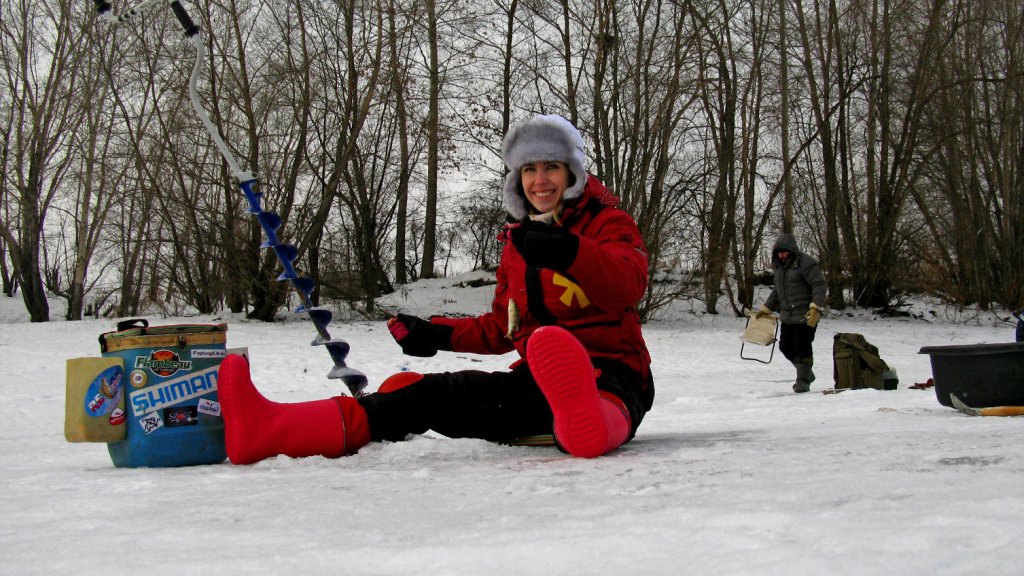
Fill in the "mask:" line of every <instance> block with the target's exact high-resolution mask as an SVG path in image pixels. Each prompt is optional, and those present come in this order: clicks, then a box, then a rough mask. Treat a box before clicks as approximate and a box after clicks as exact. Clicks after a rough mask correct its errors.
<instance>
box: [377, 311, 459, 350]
mask: <svg viewBox="0 0 1024 576" xmlns="http://www.w3.org/2000/svg"><path fill="white" fill-rule="evenodd" d="M388 331H389V332H391V336H392V337H394V339H395V342H398V345H399V346H401V347H402V352H405V353H406V354H408V355H409V356H422V357H427V356H433V355H435V354H437V351H438V350H451V347H452V327H451V326H445V325H443V324H433V323H431V322H429V321H427V320H424V319H422V318H417V317H416V316H409V315H408V314H399V315H398V316H395V317H394V318H392V319H390V320H388Z"/></svg>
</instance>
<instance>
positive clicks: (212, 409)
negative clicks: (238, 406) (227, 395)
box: [196, 398, 220, 416]
mask: <svg viewBox="0 0 1024 576" xmlns="http://www.w3.org/2000/svg"><path fill="white" fill-rule="evenodd" d="M196 410H197V411H198V412H199V413H200V414H206V415H208V416H220V402H217V401H215V400H210V399H209V398H200V399H199V405H198V406H196Z"/></svg>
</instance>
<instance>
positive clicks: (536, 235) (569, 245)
mask: <svg viewBox="0 0 1024 576" xmlns="http://www.w3.org/2000/svg"><path fill="white" fill-rule="evenodd" d="M509 235H510V236H511V237H512V245H513V246H515V247H516V250H518V251H519V253H520V254H522V256H523V260H526V264H527V265H528V266H533V267H534V268H548V269H550V270H557V271H559V272H565V271H566V270H567V269H568V268H569V266H572V263H573V262H575V261H576V254H577V253H578V252H579V250H580V237H579V236H577V235H575V234H573V233H572V232H569V231H568V230H566V229H565V228H562V227H560V226H548V225H547V224H540V223H537V222H534V221H532V220H526V221H524V222H523V223H522V224H521V225H519V226H518V227H516V228H512V229H511V230H510V231H509Z"/></svg>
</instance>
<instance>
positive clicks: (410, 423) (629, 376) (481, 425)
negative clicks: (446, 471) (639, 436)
mask: <svg viewBox="0 0 1024 576" xmlns="http://www.w3.org/2000/svg"><path fill="white" fill-rule="evenodd" d="M595 367H597V368H599V369H600V373H599V375H598V377H597V387H598V389H600V390H606V391H608V392H611V393H613V394H615V395H616V396H618V397H619V398H620V399H621V400H622V401H623V403H624V404H625V406H626V409H627V410H628V411H629V415H630V421H631V422H632V425H633V429H632V431H631V432H630V438H632V436H633V435H634V434H635V433H636V429H637V427H638V426H639V425H640V421H641V420H642V419H643V416H644V414H646V412H647V406H645V405H644V403H643V402H642V401H641V400H640V397H639V395H638V394H637V392H635V389H637V388H639V386H640V385H641V382H640V381H639V380H640V378H639V377H638V376H637V375H636V374H634V373H633V372H632V370H629V369H628V368H625V367H623V366H621V365H619V364H617V363H614V362H606V363H605V362H600V361H598V362H595ZM359 403H360V404H362V406H363V408H365V409H366V414H367V419H368V421H369V425H370V434H371V436H372V438H373V440H374V441H381V440H387V441H393V442H397V441H400V440H404V439H405V437H406V436H408V435H409V434H423V433H424V432H426V431H427V430H433V431H434V432H438V433H440V434H443V435H445V436H448V437H450V438H482V439H484V440H489V441H492V442H513V441H514V440H516V439H517V438H524V437H528V436H536V435H542V434H551V433H552V431H553V416H552V414H551V408H550V407H549V406H548V403H547V400H546V399H545V398H544V393H543V392H541V390H540V387H539V386H537V382H536V380H534V378H533V374H532V373H531V372H530V368H529V366H528V365H527V364H526V363H525V362H523V363H521V364H519V365H518V366H516V367H515V368H514V369H513V370H511V371H507V372H483V371H480V370H464V371H460V372H443V373H435V374H424V375H423V378H422V379H421V380H419V381H417V382H415V383H413V384H411V385H409V386H407V387H405V388H401V389H398V390H395V391H393V392H388V393H385V394H380V393H374V394H368V395H366V396H363V397H361V398H359Z"/></svg>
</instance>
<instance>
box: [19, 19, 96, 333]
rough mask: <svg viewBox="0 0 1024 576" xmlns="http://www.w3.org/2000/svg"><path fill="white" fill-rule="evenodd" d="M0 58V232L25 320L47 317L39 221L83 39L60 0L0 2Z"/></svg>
mask: <svg viewBox="0 0 1024 576" xmlns="http://www.w3.org/2000/svg"><path fill="white" fill-rule="evenodd" d="M2 10H3V13H4V15H5V17H4V18H3V19H0V20H2V21H0V61H2V62H3V69H4V75H3V88H4V90H3V91H4V92H6V94H7V96H5V97H4V99H5V102H4V105H3V107H4V108H5V115H6V118H5V120H6V121H7V122H9V124H8V125H9V126H10V128H9V130H10V132H9V133H8V134H5V150H4V153H3V155H2V156H3V159H4V166H3V170H2V171H3V179H2V182H0V186H2V195H3V203H4V209H5V211H6V214H5V216H9V218H7V217H5V218H4V219H3V220H2V221H0V235H2V236H3V238H4V243H5V244H6V248H7V250H8V253H9V254H10V256H11V260H12V262H13V271H14V276H15V277H16V278H17V281H18V284H19V285H20V287H21V289H22V298H23V299H24V301H25V307H26V308H27V310H28V312H29V317H30V319H31V320H32V321H33V322H45V321H48V320H49V319H50V307H49V303H48V302H47V298H46V286H45V284H44V274H43V268H44V265H43V254H44V244H43V233H44V231H45V226H46V219H47V216H48V215H49V211H50V209H51V207H52V206H53V202H54V200H55V198H56V197H57V195H58V193H59V191H60V190H61V187H62V186H63V185H64V178H65V176H66V174H67V170H68V169H69V167H70V166H71V162H72V155H71V154H70V153H69V151H68V146H69V142H70V140H71V137H72V135H73V133H74V128H75V127H76V126H77V125H78V118H79V115H80V113H81V108H80V106H79V105H78V102H79V101H78V100H77V99H76V98H75V97H74V95H75V94H76V92H77V91H78V89H79V87H80V83H81V78H80V77H79V69H80V66H81V64H82V54H81V53H82V50H83V43H81V42H79V41H78V38H77V36H76V30H77V26H76V22H77V20H76V13H75V11H74V6H73V5H72V4H71V3H70V2H67V1H66V0H59V1H57V2H44V3H32V2H4V4H3V8H2Z"/></svg>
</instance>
